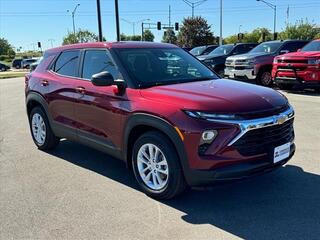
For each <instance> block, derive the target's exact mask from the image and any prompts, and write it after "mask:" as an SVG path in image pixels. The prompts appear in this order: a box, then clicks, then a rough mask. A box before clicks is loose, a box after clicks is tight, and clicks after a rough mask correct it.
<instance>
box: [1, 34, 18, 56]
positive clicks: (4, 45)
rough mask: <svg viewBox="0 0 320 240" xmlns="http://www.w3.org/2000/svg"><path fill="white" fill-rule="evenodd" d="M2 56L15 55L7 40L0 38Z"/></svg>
mask: <svg viewBox="0 0 320 240" xmlns="http://www.w3.org/2000/svg"><path fill="white" fill-rule="evenodd" d="M0 55H9V56H12V55H13V56H14V55H15V52H14V50H13V47H12V46H11V45H10V44H9V42H8V40H7V39H4V38H0Z"/></svg>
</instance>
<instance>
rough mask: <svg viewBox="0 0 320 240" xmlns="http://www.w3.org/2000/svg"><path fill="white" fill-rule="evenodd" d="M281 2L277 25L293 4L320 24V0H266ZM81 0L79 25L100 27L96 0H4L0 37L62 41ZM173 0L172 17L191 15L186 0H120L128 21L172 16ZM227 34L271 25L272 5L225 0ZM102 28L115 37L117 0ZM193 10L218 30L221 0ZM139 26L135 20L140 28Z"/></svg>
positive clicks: (15, 41) (110, 2)
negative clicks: (75, 7)
mask: <svg viewBox="0 0 320 240" xmlns="http://www.w3.org/2000/svg"><path fill="white" fill-rule="evenodd" d="M268 1H269V2H270V3H273V4H276V5H277V9H278V11H277V31H280V30H281V29H283V28H284V26H285V21H286V17H287V16H286V12H287V7H288V5H289V22H291V23H294V22H295V21H296V20H298V19H301V18H308V20H309V21H313V22H315V23H316V24H320V0H268ZM77 3H80V7H79V8H78V10H77V13H76V18H75V20H76V21H75V22H76V28H83V29H88V30H90V31H93V32H96V33H97V32H98V30H97V20H96V1H95V0H0V37H4V38H6V39H8V40H9V42H10V43H11V44H12V45H13V46H15V47H20V46H22V47H23V49H24V50H26V49H33V45H34V44H35V43H36V42H38V41H41V42H42V45H43V47H44V48H45V49H46V48H48V47H50V46H51V43H50V42H49V41H48V40H49V39H54V41H53V45H54V46H57V45H60V44H61V42H62V38H63V36H64V35H66V33H67V32H68V31H71V30H72V18H71V16H70V14H69V13H68V12H67V10H68V9H69V10H73V8H74V6H75V5H76V4H77ZM169 5H171V10H172V14H171V15H172V16H171V20H172V22H181V21H182V19H183V18H184V17H187V16H190V15H191V8H190V7H189V6H187V5H186V4H185V3H184V2H183V1H182V0H119V8H120V17H121V18H124V19H126V20H128V21H132V22H133V21H139V20H141V19H147V18H149V19H150V22H157V21H161V22H163V23H167V22H168V8H169ZM223 5H224V6H223V36H224V37H226V36H228V35H230V34H235V33H237V32H238V29H239V25H242V27H241V31H250V30H252V29H254V28H256V27H267V28H269V29H271V30H272V29H273V11H272V9H270V8H269V7H268V6H266V5H265V4H263V3H262V2H257V1H255V0H223ZM101 8H102V21H103V33H104V36H105V37H106V38H107V40H108V41H114V40H115V39H116V36H115V17H114V0H101ZM195 15H201V16H202V17H204V18H206V19H207V20H208V23H209V24H210V25H211V26H212V30H213V31H214V33H215V34H216V35H219V0H207V1H206V2H205V3H203V4H202V5H201V6H198V7H197V8H196V9H195ZM120 24H121V32H123V33H125V34H132V31H133V30H132V25H131V24H128V23H127V22H125V21H120ZM152 31H153V33H154V35H155V37H156V39H155V40H156V41H161V38H162V34H163V32H162V31H157V30H152ZM140 32H141V25H140V24H137V26H136V33H140Z"/></svg>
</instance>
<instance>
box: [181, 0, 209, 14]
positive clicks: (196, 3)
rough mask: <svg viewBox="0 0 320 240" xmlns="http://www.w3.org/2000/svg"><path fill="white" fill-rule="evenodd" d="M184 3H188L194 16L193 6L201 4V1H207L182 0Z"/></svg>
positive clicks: (204, 0)
mask: <svg viewBox="0 0 320 240" xmlns="http://www.w3.org/2000/svg"><path fill="white" fill-rule="evenodd" d="M182 1H183V2H184V3H185V4H187V5H189V6H190V7H191V14H192V15H191V16H192V18H194V8H195V7H198V6H199V5H201V4H202V3H204V2H206V1H208V0H200V1H197V2H192V1H190V0H182Z"/></svg>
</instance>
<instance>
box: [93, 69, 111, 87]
mask: <svg viewBox="0 0 320 240" xmlns="http://www.w3.org/2000/svg"><path fill="white" fill-rule="evenodd" d="M91 82H92V84H93V85H95V86H111V85H113V84H114V78H113V76H112V75H111V73H109V72H107V71H104V72H100V73H96V74H94V75H92V77H91Z"/></svg>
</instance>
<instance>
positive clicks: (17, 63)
mask: <svg viewBox="0 0 320 240" xmlns="http://www.w3.org/2000/svg"><path fill="white" fill-rule="evenodd" d="M38 59H39V58H27V59H14V60H13V61H12V67H13V68H16V69H20V68H26V69H29V68H30V65H31V64H32V63H35V62H37V61H38Z"/></svg>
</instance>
